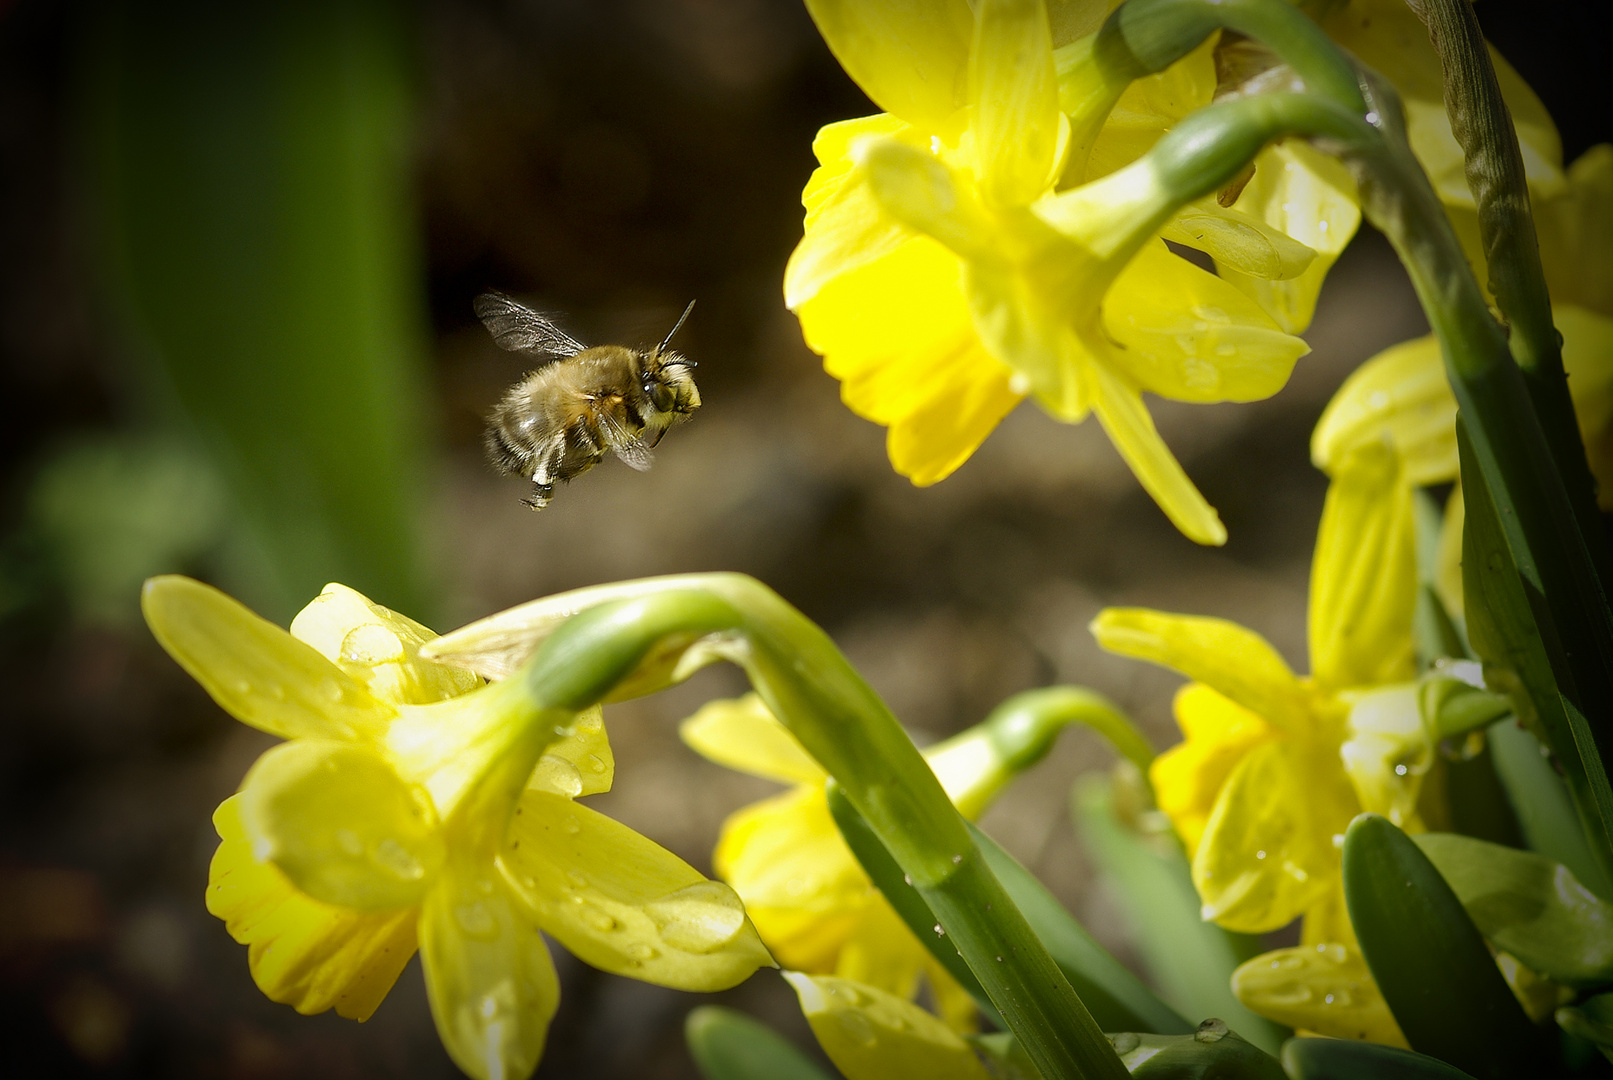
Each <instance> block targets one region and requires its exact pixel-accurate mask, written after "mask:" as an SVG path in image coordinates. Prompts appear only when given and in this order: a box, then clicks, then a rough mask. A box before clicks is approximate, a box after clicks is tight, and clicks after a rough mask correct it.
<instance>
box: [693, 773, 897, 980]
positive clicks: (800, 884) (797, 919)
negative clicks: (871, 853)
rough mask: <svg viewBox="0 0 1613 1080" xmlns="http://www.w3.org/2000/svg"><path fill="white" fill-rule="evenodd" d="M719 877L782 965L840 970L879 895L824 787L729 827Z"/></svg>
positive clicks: (763, 805)
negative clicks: (851, 940)
mask: <svg viewBox="0 0 1613 1080" xmlns="http://www.w3.org/2000/svg"><path fill="white" fill-rule="evenodd" d="M712 864H713V866H714V867H715V869H716V872H717V876H719V877H721V878H722V879H723V880H724V881H726V882H728V883H729V884H730V885H732V886H733V887H734V891H735V892H737V893H739V895H740V897H741V898H742V899H743V900H744V901H745V906H746V908H747V909H748V910H749V912H750V916H751V919H752V920H753V921H754V922H755V924H756V929H757V930H758V931H759V932H760V933H761V936H762V940H763V941H764V942H766V943H767V947H768V948H769V949H770V950H772V952H773V955H774V956H776V957H777V958H778V959H779V962H780V963H783V964H785V965H787V966H790V967H794V968H799V969H802V970H811V971H832V970H834V966H835V963H836V960H837V958H838V957H839V954H840V949H841V947H842V946H843V945H844V944H845V941H846V938H847V937H848V936H849V935H850V934H851V933H852V932H853V931H854V930H855V928H856V925H857V923H858V922H859V921H860V920H861V919H862V917H863V914H864V912H865V911H866V909H867V907H868V904H869V903H871V902H872V900H873V898H874V897H875V896H876V895H877V894H876V893H875V891H874V889H873V886H872V884H871V883H870V882H869V880H868V876H867V875H866V874H865V873H863V870H862V867H860V866H859V865H857V860H856V859H855V858H854V857H853V856H852V854H851V851H850V850H849V849H848V848H847V847H846V844H845V841H844V840H842V839H841V837H840V830H839V829H837V828H836V827H835V823H834V819H833V818H832V817H830V816H829V804H828V802H827V800H825V798H824V795H823V789H822V788H821V787H800V788H797V789H795V790H794V791H787V792H785V793H783V794H782V795H777V796H774V797H773V798H771V799H766V800H764V801H762V802H759V803H754V804H752V805H750V806H747V807H743V808H742V809H740V810H738V811H736V812H735V813H734V814H732V815H731V816H730V817H729V818H728V820H727V821H726V822H724V823H723V829H722V835H721V836H720V837H719V838H718V841H717V850H716V852H715V853H714V854H713V856H712Z"/></svg>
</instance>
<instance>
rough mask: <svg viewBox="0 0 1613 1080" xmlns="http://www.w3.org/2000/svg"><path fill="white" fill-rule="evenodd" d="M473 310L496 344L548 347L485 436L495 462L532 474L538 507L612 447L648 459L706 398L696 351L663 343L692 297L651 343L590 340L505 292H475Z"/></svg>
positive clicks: (626, 456) (532, 349) (530, 501)
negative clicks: (691, 356)
mask: <svg viewBox="0 0 1613 1080" xmlns="http://www.w3.org/2000/svg"><path fill="white" fill-rule="evenodd" d="M475 310H476V316H477V317H478V318H479V319H481V320H482V323H483V324H484V325H485V326H486V327H487V329H488V331H489V332H490V333H491V334H492V335H493V342H494V344H496V345H497V346H498V347H499V348H501V349H508V350H510V351H511V352H520V353H529V354H532V355H538V356H543V355H547V356H548V357H549V359H548V360H546V361H544V362H543V363H542V364H541V365H540V366H539V367H537V368H535V369H533V370H532V371H530V372H528V373H527V374H526V375H525V376H524V377H523V378H522V379H521V381H520V382H518V383H516V384H515V385H514V386H512V387H510V389H509V390H508V391H506V392H505V394H504V397H503V398H502V399H501V400H500V401H499V403H498V405H497V406H496V407H495V408H494V409H493V412H492V415H490V416H489V417H488V418H487V435H486V437H485V439H484V442H485V444H486V446H487V457H488V460H489V461H491V462H492V463H493V467H494V468H496V469H497V470H499V472H501V473H504V474H505V475H507V476H523V477H528V478H530V479H531V481H532V496H531V497H530V498H527V499H523V500H521V501H522V502H524V503H526V504H527V505H528V506H530V507H532V509H534V510H542V509H543V508H544V507H545V506H548V505H549V500H550V499H551V498H552V497H553V496H554V486H555V484H557V483H566V482H569V481H570V480H571V479H572V478H573V477H577V476H581V475H582V474H583V473H585V472H587V471H588V470H589V469H592V468H593V467H594V466H595V465H598V464H599V462H600V461H601V460H602V459H603V458H604V456H605V452H606V451H607V450H609V451H611V452H612V453H614V454H615V455H616V456H617V457H619V458H621V459H622V460H623V461H624V462H626V463H627V464H628V465H630V466H632V467H633V468H635V469H638V470H639V471H641V472H642V471H643V470H645V469H648V468H649V467H650V464H651V462H652V461H653V460H654V454H652V453H651V451H652V450H653V449H654V447H655V446H656V444H657V443H659V442H660V441H661V436H663V435H665V434H666V431H667V428H669V427H671V426H672V425H673V424H678V423H682V422H683V421H684V420H687V419H688V418H689V414H690V413H692V412H694V411H695V410H696V409H698V408H699V407H700V391H699V390H697V389H695V385H694V378H693V376H692V375H691V374H690V371H691V369H692V368H694V367H695V363H694V361H693V360H686V359H685V358H684V357H682V356H680V355H679V354H677V353H675V352H668V351H667V345H668V344H670V343H671V341H672V335H673V334H676V333H677V332H678V329H679V327H681V326H682V325H683V321H684V320H685V319H687V318H688V317H689V312H691V311H693V310H694V302H693V301H690V302H689V306H688V307H687V308H684V310H683V314H682V315H681V316H680V317H679V318H678V321H677V323H676V324H675V325H674V326H673V327H672V330H671V332H670V333H668V334H667V336H666V337H665V338H663V339H662V340H661V344H659V345H657V346H656V347H655V348H653V349H630V348H628V347H627V346H625V345H596V346H594V347H593V348H591V349H590V348H587V347H585V346H584V345H583V344H582V343H581V342H579V341H577V340H576V339H575V338H573V337H572V336H571V335H570V334H567V333H566V332H565V331H564V330H562V329H560V328H559V327H558V326H556V325H555V324H554V323H552V322H550V321H549V319H547V318H545V317H544V316H543V315H540V314H538V313H537V312H536V311H533V310H532V309H531V308H529V307H527V306H525V305H524V304H520V303H517V302H516V301H515V300H512V299H510V298H509V297H508V296H505V295H504V294H503V293H498V292H487V293H483V294H482V295H480V296H478V297H477V298H476V303H475Z"/></svg>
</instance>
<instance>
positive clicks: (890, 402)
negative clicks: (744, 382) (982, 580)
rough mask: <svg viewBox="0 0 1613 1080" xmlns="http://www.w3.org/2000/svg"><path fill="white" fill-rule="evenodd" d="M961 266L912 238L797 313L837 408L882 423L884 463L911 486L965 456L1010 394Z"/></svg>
mask: <svg viewBox="0 0 1613 1080" xmlns="http://www.w3.org/2000/svg"><path fill="white" fill-rule="evenodd" d="M962 270H963V264H962V262H961V260H959V259H958V257H957V256H956V255H953V254H952V253H951V252H949V251H948V250H947V249H946V248H944V247H942V246H941V245H940V244H938V243H936V242H935V241H934V240H931V239H929V238H928V237H914V238H913V239H911V240H909V241H907V242H906V243H905V244H903V245H902V246H901V247H900V248H898V249H897V250H896V251H894V252H892V253H891V254H889V255H886V256H885V257H883V258H881V259H878V260H876V261H874V262H871V263H868V264H866V265H864V266H861V267H859V268H857V269H856V270H854V271H851V272H850V273H846V274H843V275H841V276H840V277H837V278H835V279H834V280H833V281H831V282H829V283H828V284H826V285H825V286H824V287H823V288H822V289H821V290H820V291H819V293H818V295H817V296H815V297H814V298H813V299H812V300H810V301H808V302H807V303H805V304H803V305H802V306H801V309H800V311H799V312H798V313H797V314H799V316H800V318H801V329H802V331H803V333H804V334H805V335H806V340H807V344H808V345H810V346H811V347H812V348H813V349H814V350H815V351H817V352H819V353H821V354H823V358H824V368H825V369H826V370H827V371H828V372H829V374H831V375H833V376H834V377H835V378H837V379H839V380H840V381H841V384H842V385H841V397H842V398H843V399H844V401H845V403H846V405H847V406H848V407H849V408H850V409H851V410H852V411H853V412H855V413H857V414H858V415H859V416H863V417H866V418H867V419H869V420H872V421H874V422H875V423H877V424H883V425H885V426H887V427H889V428H890V429H891V434H890V451H891V460H892V464H893V465H895V467H896V469H897V471H898V472H900V473H902V474H903V475H905V476H907V477H909V478H910V479H912V480H913V481H914V482H915V483H917V484H921V485H923V484H933V483H935V482H936V481H938V480H941V479H943V478H944V477H946V476H948V475H949V474H951V473H952V471H953V470H955V469H956V468H957V467H958V466H959V465H961V464H963V462H964V461H966V460H968V458H969V455H970V454H972V453H974V451H975V448H976V447H978V446H979V445H980V443H981V442H982V441H983V440H984V439H985V437H986V436H987V435H988V434H990V432H991V429H992V428H993V427H995V426H996V424H997V422H998V421H999V420H1001V418H1002V417H1003V416H1004V415H1006V414H1007V412H1008V410H1009V409H1011V408H1013V406H1014V404H1015V403H1016V402H1017V401H1018V400H1019V395H1018V394H1016V393H1014V392H1013V391H1012V390H1011V389H1010V388H1009V377H1010V374H1011V373H1010V372H1009V370H1008V368H1006V367H1005V366H1004V365H1002V364H1001V363H999V362H997V361H996V360H994V359H992V358H991V357H990V356H989V355H987V353H986V352H985V350H984V349H983V348H982V346H981V344H980V339H979V338H978V337H977V336H976V334H975V331H974V325H973V322H972V320H971V317H970V313H969V305H968V302H967V301H966V300H965V298H964V294H963V288H962V284H961V275H962Z"/></svg>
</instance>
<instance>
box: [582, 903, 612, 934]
mask: <svg viewBox="0 0 1613 1080" xmlns="http://www.w3.org/2000/svg"><path fill="white" fill-rule="evenodd" d="M582 921H583V922H585V923H587V924H588V925H589V926H591V927H593V928H594V929H595V930H598V931H599V932H600V933H602V934H608V933H610V932H611V931H612V930H615V929H616V928H617V927H619V926H621V923H619V922H617V921H616V918H615V917H614V916H613V915H611V914H610V913H609V912H606V911H601V910H600V909H599V908H596V907H585V908H583V909H582Z"/></svg>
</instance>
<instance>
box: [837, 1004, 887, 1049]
mask: <svg viewBox="0 0 1613 1080" xmlns="http://www.w3.org/2000/svg"><path fill="white" fill-rule="evenodd" d="M837 1019H838V1020H839V1021H840V1029H841V1030H842V1031H844V1032H845V1033H846V1034H847V1035H849V1036H851V1038H852V1039H853V1040H855V1041H856V1042H859V1043H861V1044H862V1045H863V1046H873V1045H874V1044H875V1043H877V1042H878V1041H879V1038H878V1036H876V1035H875V1034H874V1025H873V1023H872V1022H870V1021H869V1019H868V1017H866V1016H864V1015H863V1014H862V1013H860V1012H854V1011H853V1010H850V1009H847V1010H846V1011H844V1012H842V1013H840V1014H839V1016H838V1017H837Z"/></svg>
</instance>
